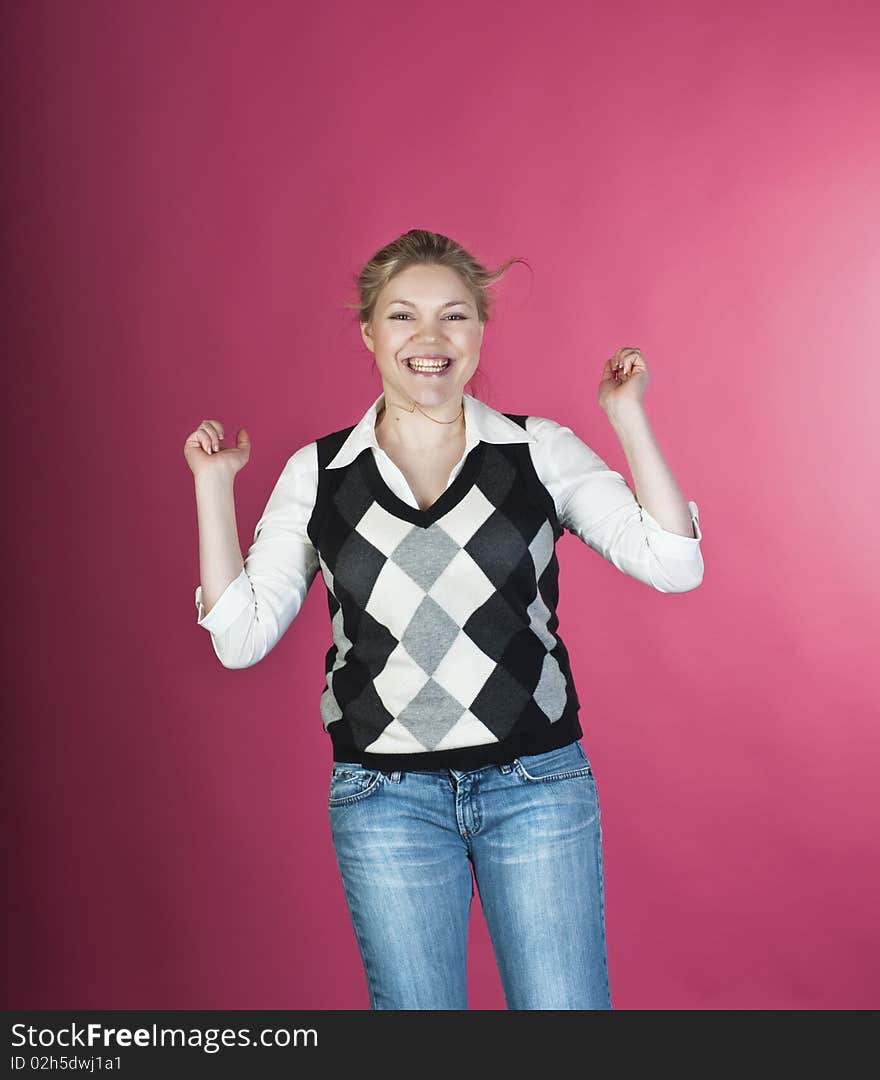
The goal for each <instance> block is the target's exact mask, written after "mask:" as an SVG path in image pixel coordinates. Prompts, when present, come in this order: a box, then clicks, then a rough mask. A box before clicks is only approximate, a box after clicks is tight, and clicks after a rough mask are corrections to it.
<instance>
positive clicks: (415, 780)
mask: <svg viewBox="0 0 880 1080" xmlns="http://www.w3.org/2000/svg"><path fill="white" fill-rule="evenodd" d="M328 806H329V815H330V831H331V835H332V837H333V845H334V848H335V851H336V861H337V865H338V866H339V871H340V874H341V876H342V884H343V889H344V891H345V898H346V902H347V904H348V910H349V912H350V914H351V919H352V924H353V926H354V932H355V937H356V939H357V943H358V948H359V949H360V954H361V960H362V963H363V966H364V973H365V975H366V978H367V988H368V990H369V995H370V1008H371V1009H466V1008H467V1007H468V1003H467V981H466V944H467V931H468V919H469V914H470V907H471V901H472V899H473V896H474V884H473V881H474V879H475V880H476V883H477V889H478V890H479V894H480V903H481V905H482V908H483V914H484V916H485V919H486V925H487V926H488V929H489V935H490V938H491V941H492V948H493V950H494V953H495V959H496V962H497V964H498V971H499V974H500V976H501V983H502V986H503V989H504V997H505V1001H506V1003H507V1008H508V1009H611V1008H612V1007H613V1006H612V1004H611V996H610V989H609V985H608V962H607V953H606V947H605V887H604V874H603V867H602V826H601V823H600V819H599V801H598V792H597V790H596V783H595V780H594V778H593V772H592V769H591V767H590V762H589V760H588V758H587V755H586V754H585V753H584V750H583V747H582V746H581V744H580V742H579V741H575V742H572V743H569V744H568V745H567V746H563V747H560V748H559V749H558V750H549V751H547V752H546V753H543V754H524V755H523V756H522V757H519V758H516V759H515V760H514V761H513V762H511V763H510V764H505V765H486V766H483V767H482V768H479V769H466V770H458V769H437V770H434V771H418V770H406V771H405V770H394V771H392V772H388V771H381V770H379V769H372V768H368V767H366V766H363V765H360V764H357V763H354V762H344V761H337V762H334V763H333V770H332V774H331V778H330V792H329V799H328ZM472 868H473V869H472ZM472 874H473V876H472Z"/></svg>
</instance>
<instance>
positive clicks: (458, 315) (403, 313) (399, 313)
mask: <svg viewBox="0 0 880 1080" xmlns="http://www.w3.org/2000/svg"><path fill="white" fill-rule="evenodd" d="M409 317H410V316H409V312H408V311H395V313H394V314H393V315H389V316H388V318H389V319H400V318H404V319H408V318H409ZM445 318H447V319H467V315H462V314H461V312H460V311H453V313H452V314H451V315H446V316H445Z"/></svg>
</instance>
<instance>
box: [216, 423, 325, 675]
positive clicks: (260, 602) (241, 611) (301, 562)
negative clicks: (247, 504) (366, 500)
mask: <svg viewBox="0 0 880 1080" xmlns="http://www.w3.org/2000/svg"><path fill="white" fill-rule="evenodd" d="M317 489H318V455H317V445H316V444H315V443H314V442H312V443H309V444H308V445H306V446H303V447H302V448H301V449H299V450H297V452H296V453H295V454H293V456H292V457H290V458H289V459H288V461H287V463H286V465H285V466H284V469H283V470H282V472H281V475H280V477H279V478H278V481H277V482H276V484H275V487H274V489H273V491H272V494H271V495H270V496H269V501H268V502H267V503H266V507H265V509H264V511H263V513H262V515H261V516H260V519H259V521H258V522H257V524H256V527H255V529H254V541H253V543H252V544H251V546H250V548H249V549H248V553H247V556H246V558H245V560H244V566H243V568H242V571H241V573H240V574H239V575H238V577H237V578H235V579H234V580H233V581H231V582H230V583H229V584H228V585H227V586H226V588H225V589H224V590H223V592H222V593H221V594H220V596H219V597H218V598H217V602H216V603H215V604H214V606H213V607H212V608H211V610H210V611H208V612H207V613H205V611H204V605H203V604H202V586H201V585H198V586H196V591H195V603H196V610H197V612H198V616H197V622H198V625H199V626H201V627H203V628H204V629H205V630H208V631H209V632H210V634H211V642H212V644H213V646H214V652H215V653H216V655H217V658H218V659H219V660H220V662H221V663H222V664H223V666H224V667H228V668H245V667H251V666H252V665H254V664H256V663H258V662H259V661H260V660H262V659H263V657H264V656H266V654H267V653H268V652H270V650H271V649H273V648H274V647H275V645H276V644H277V643H278V641H279V640H280V639H281V637H282V635H283V634H284V632H285V631H286V630H287V629H288V627H289V626H290V624H291V623H292V622H293V620H294V618H295V617H296V616H297V614H298V613H299V610H300V608H301V607H302V605H303V602H304V601H305V598H306V595H307V593H308V591H309V588H310V586H311V584H312V582H313V581H314V579H315V576H316V574H317V571H318V568H319V566H320V563H319V559H318V555H317V552H316V551H315V548H314V546H313V544H312V542H311V540H310V539H309V535H308V532H307V527H308V523H309V519H310V517H311V515H312V511H313V509H314V506H315V498H316V495H317Z"/></svg>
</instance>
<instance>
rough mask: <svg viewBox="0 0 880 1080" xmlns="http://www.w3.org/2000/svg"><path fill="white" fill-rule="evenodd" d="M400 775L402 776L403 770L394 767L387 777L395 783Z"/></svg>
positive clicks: (398, 781) (397, 782)
mask: <svg viewBox="0 0 880 1080" xmlns="http://www.w3.org/2000/svg"><path fill="white" fill-rule="evenodd" d="M402 776H403V770H402V769H394V770H393V771H392V772H391V773H390V774H389V779H390V780H393V781H394V783H395V784H399V783H400V780H401V777H402Z"/></svg>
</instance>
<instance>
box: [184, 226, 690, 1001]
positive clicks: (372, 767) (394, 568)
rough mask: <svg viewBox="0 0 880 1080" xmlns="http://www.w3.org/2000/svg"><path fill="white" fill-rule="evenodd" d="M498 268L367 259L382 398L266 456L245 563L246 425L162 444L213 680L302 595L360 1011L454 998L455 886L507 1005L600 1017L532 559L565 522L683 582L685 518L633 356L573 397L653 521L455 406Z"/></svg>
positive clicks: (559, 452)
mask: <svg viewBox="0 0 880 1080" xmlns="http://www.w3.org/2000/svg"><path fill="white" fill-rule="evenodd" d="M513 261H515V260H510V262H513ZM509 265H510V263H507V264H505V266H504V267H503V268H502V269H501V270H500V271H499V272H497V273H496V274H490V273H489V272H488V271H487V270H486V269H485V268H484V267H483V266H482V265H481V264H480V263H478V262H477V260H476V259H474V257H473V256H472V255H470V254H469V253H468V252H467V251H465V250H464V249H463V248H462V247H461V246H460V245H459V244H457V243H455V242H454V241H452V240H450V239H448V238H447V237H444V236H441V235H438V234H436V233H431V232H427V231H424V230H411V231H410V232H408V233H406V234H404V235H403V236H401V237H399V238H398V239H397V240H395V241H393V242H392V243H391V244H389V245H387V246H386V247H385V248H383V249H382V250H380V251H379V252H377V253H376V254H375V255H374V256H373V258H372V259H371V260H370V261H369V262H368V263H367V265H366V266H365V267H364V268H363V270H362V271H361V273H360V274H359V275H358V278H357V283H358V287H359V290H360V300H361V303H360V306H359V310H358V316H359V321H360V327H361V333H362V336H363V340H364V343H365V344H366V346H367V348H368V349H369V350H370V351H371V352H372V353H373V354H374V357H375V363H376V366H377V368H378V372H379V376H380V379H381V382H382V393H381V394H380V395H379V397H378V398H377V399H376V401H375V402H374V403H373V404H372V405H371V406H370V408H369V409H368V410H367V411H366V413H365V414H364V416H363V418H362V419H361V420H360V421H359V423H357V424H354V425H350V426H348V427H345V428H342V429H340V430H338V431H335V432H333V433H331V434H329V435H325V436H323V437H321V438H319V439H316V440H315V441H313V442H310V443H308V444H307V445H306V446H303V447H301V448H300V449H299V450H297V451H296V453H294V454H293V456H292V457H291V458H290V459H289V460H288V462H287V464H286V465H285V467H284V470H283V471H282V474H281V476H280V478H279V480H278V482H277V484H276V486H275V489H274V491H273V492H272V495H271V497H270V499H269V502H268V504H267V506H266V509H265V511H264V513H263V516H262V517H261V518H260V520H259V522H258V523H257V526H256V529H255V533H254V543H253V545H252V546H251V547H250V549H249V551H248V555H247V559H246V560H245V561H244V562H243V561H242V558H241V552H240V547H239V543H238V537H237V532H236V524H235V512H234V503H233V478H234V476H235V474H236V473H237V472H238V470H239V469H241V468H242V467H243V466H244V465H245V464H246V463H247V460H248V457H249V455H250V442H249V439H248V435H247V432H246V431H245V430H244V429H242V430H239V432H238V434H237V437H236V444H235V447H225V446H224V442H225V440H224V427H223V424H222V423H220V422H219V421H216V420H206V421H204V422H203V423H202V424H200V425H199V427H198V428H197V429H196V430H195V431H194V432H193V433H192V435H190V436H189V438H188V439H187V440H186V444H185V448H184V453H185V456H186V460H187V463H188V464H189V466H190V468H191V469H192V471H193V473H194V474H195V487H196V497H197V503H198V523H199V554H200V576H201V584H200V585H199V586H198V587H197V589H196V597H195V599H196V607H197V609H198V613H199V615H198V623H199V625H200V626H202V627H204V628H205V629H207V630H209V631H210V633H211V639H212V642H213V646H214V649H215V651H216V653H217V656H218V658H219V659H220V661H221V662H222V663H223V664H224V665H225V666H226V667H230V668H240V667H248V666H250V665H252V664H255V663H257V662H258V661H259V660H261V659H262V658H263V657H264V656H265V655H266V653H267V652H268V651H269V650H270V649H271V648H273V646H274V645H275V644H277V642H278V640H279V639H280V637H281V635H282V634H283V633H284V632H285V630H286V629H287V628H288V626H289V625H290V623H291V621H292V620H293V618H294V617H295V616H296V614H297V612H298V611H299V609H300V607H301V605H302V602H303V600H304V598H305V595H306V593H307V592H308V589H309V586H310V585H311V583H312V581H313V580H314V578H315V576H316V574H317V572H318V570H319V569H320V571H321V573H322V576H323V578H324V581H325V585H326V588H327V599H328V605H329V612H330V618H331V627H332V635H333V643H332V645H331V647H330V649H329V650H328V652H327V657H326V687H325V688H324V690H323V692H322V694H321V698H320V708H321V715H322V722H323V726H324V729H325V730H326V731H327V732H328V734H329V735H330V738H331V741H332V746H333V766H332V772H331V776H330V781H329V799H328V804H329V815H330V827H331V835H332V838H333V844H334V849H335V853H336V858H337V863H338V866H339V870H340V874H341V878H342V883H343V888H344V891H345V896H346V900H347V903H348V908H349V912H350V914H351V918H352V923H353V927H354V931H355V936H356V938H357V943H358V947H359V949H360V954H361V959H362V962H363V965H364V971H365V974H366V978H367V985H368V989H369V994H370V1005H371V1008H373V1009H466V1008H467V1007H468V1006H467V987H466V973H465V962H466V941H467V928H468V917H469V912H470V905H471V901H472V898H473V895H474V884H473V883H474V880H475V881H476V886H477V888H478V889H479V893H480V901H481V904H482V907H483V912H484V915H485V918H486V922H487V925H488V929H489V932H490V935H491V939H492V943H493V948H494V951H495V956H496V959H497V962H498V966H499V972H500V975H501V979H502V985H503V988H504V994H505V999H506V1002H507V1007H508V1008H509V1009H610V1008H612V1004H611V996H610V989H609V980H608V970H607V957H606V944H605V907H604V878H603V862H602V830H601V823H600V815H599V804H598V795H597V789H596V782H595V779H594V777H593V772H592V768H591V765H590V761H589V759H588V757H587V755H586V753H585V752H584V750H583V748H582V746H581V744H580V742H579V741H578V740H579V738H580V736H581V735H582V734H583V732H582V730H581V727H580V724H579V722H578V708H579V701H578V697H577V693H576V691H575V687H574V682H573V679H572V675H571V669H570V665H569V659H568V653H567V650H566V647H565V645H564V644H563V642H562V639H561V637H560V636H559V635H558V634H557V633H556V630H557V626H558V619H557V616H556V604H557V599H558V590H557V578H558V564H557V561H556V555H555V544H556V541H557V540H558V539H559V537H560V536H561V535H562V532H563V530H564V529H565V528H567V529H569V531H571V532H572V533H573V534H574V535H576V536H578V537H579V538H580V539H581V540H582V541H583V542H584V543H586V544H587V545H589V546H590V547H592V548H593V549H594V550H596V551H598V552H599V553H600V554H601V555H603V556H604V558H606V559H607V560H608V561H610V562H611V563H613V564H614V565H615V566H616V567H617V568H618V569H619V570H621V571H622V572H624V573H626V574H629V575H631V576H632V577H635V578H637V579H639V580H641V581H643V582H644V583H645V584H647V585H650V586H651V587H653V588H655V589H658V590H660V591H662V592H686V591H688V590H690V589H693V588H696V587H697V586H698V585H699V584H700V582H701V581H702V576H703V562H702V557H701V554H700V548H699V543H700V539H701V534H700V530H699V522H698V509H697V505H696V503H693V502H690V503H685V501H684V499H683V498H682V495H681V492H680V491H679V489H678V486H677V484H676V482H675V479H674V477H673V476H672V474H671V472H670V471H669V469H668V468H667V466H666V464H665V462H664V461H663V458H662V456H661V454H660V451H659V449H658V448H657V445H656V443H655V442H654V440H653V437H652V434H651V431H650V428H649V426H648V422H647V419H646V417H645V414H644V411H643V408H642V405H641V398H642V395H643V394H644V391H645V387H646V385H647V381H648V372H647V368H646V366H645V361H644V359H643V357H642V355H641V353H640V352H639V350H638V349H630V348H625V349H619V350H618V351H617V352H616V353H615V355H614V356H613V357H612V358H611V359H610V360H608V361H607V362H606V364H605V367H604V370H603V372H602V378H601V381H600V383H599V404H600V406H601V407H602V408H603V409H604V411H605V412H606V414H607V415H608V418H609V420H610V422H611V423H612V425H613V426H614V428H615V430H616V431H617V433H618V435H619V437H620V440H621V443H622V446H623V450H624V452H625V454H626V456H627V460H628V462H629V465H630V467H631V469H632V473H633V477H634V479H635V482H636V488H637V491H638V494H639V496H640V498H641V499H642V500H644V501H645V502H646V503H647V505H648V506H649V507H650V508H651V512H649V511H648V510H647V509H646V508H645V506H643V505H642V503H641V502H640V501H637V499H636V497H635V495H634V494H633V492H632V491H631V490H630V488H629V487H628V486H627V484H626V482H625V481H624V479H623V477H622V476H621V475H620V473H617V472H614V471H612V470H610V469H609V468H608V467H607V466H606V465H605V463H604V462H603V461H602V460H601V459H600V458H599V457H598V456H597V455H596V454H594V453H593V451H592V450H590V449H589V448H588V447H587V446H586V445H585V444H584V443H583V442H582V441H581V440H580V439H579V438H578V437H577V436H576V435H575V434H574V433H573V432H572V431H571V429H570V428H567V427H564V426H563V425H561V424H559V423H557V422H556V421H554V420H550V419H547V418H545V417H535V416H523V415H518V414H513V413H501V412H498V411H496V410H495V409H493V408H491V407H490V406H488V405H487V404H486V403H484V402H482V401H480V400H479V399H478V398H476V397H474V396H472V395H470V394H468V393H466V392H465V387H466V386H467V385H468V383H469V382H470V381H471V380H472V379H473V377H474V374H475V372H476V370H477V365H478V363H479V358H480V346H481V344H482V340H483V331H484V329H485V326H486V323H487V321H488V318H489V313H488V305H489V296H488V293H487V288H488V286H489V285H490V284H492V283H494V281H496V280H498V279H499V278H500V277H501V276H502V274H503V273H504V272H506V269H507V267H508V266H509ZM655 515H656V516H655Z"/></svg>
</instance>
